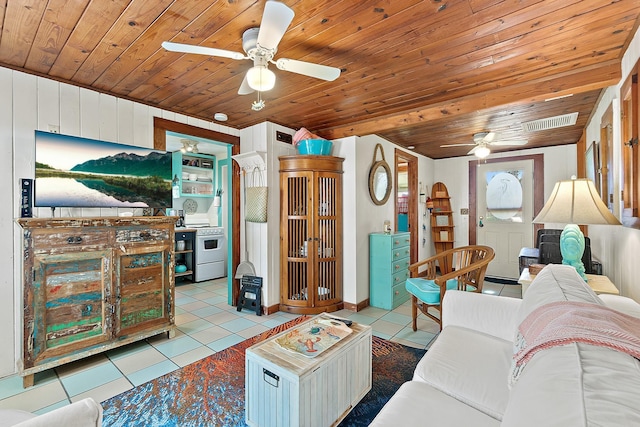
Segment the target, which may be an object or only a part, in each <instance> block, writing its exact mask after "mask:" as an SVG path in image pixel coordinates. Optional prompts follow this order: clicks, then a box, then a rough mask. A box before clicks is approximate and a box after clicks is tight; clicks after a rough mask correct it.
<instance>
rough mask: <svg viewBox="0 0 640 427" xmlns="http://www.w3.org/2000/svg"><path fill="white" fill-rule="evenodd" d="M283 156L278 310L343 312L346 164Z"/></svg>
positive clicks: (321, 158) (326, 158) (323, 158)
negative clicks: (343, 174)
mask: <svg viewBox="0 0 640 427" xmlns="http://www.w3.org/2000/svg"><path fill="white" fill-rule="evenodd" d="M343 161H344V159H342V158H339V157H330V156H282V157H280V190H281V191H280V207H281V208H280V214H281V222H280V239H281V242H280V243H281V245H280V250H281V265H280V276H281V289H280V301H281V304H280V310H283V311H288V312H292V313H298V314H314V313H320V312H323V311H335V310H339V309H340V308H342V306H343V303H342V162H343Z"/></svg>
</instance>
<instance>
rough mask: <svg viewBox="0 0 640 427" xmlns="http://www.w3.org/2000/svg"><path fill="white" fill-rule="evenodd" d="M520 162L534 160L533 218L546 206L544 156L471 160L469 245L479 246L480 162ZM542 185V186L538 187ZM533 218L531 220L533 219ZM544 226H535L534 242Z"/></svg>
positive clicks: (533, 155)
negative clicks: (477, 196) (477, 193)
mask: <svg viewBox="0 0 640 427" xmlns="http://www.w3.org/2000/svg"><path fill="white" fill-rule="evenodd" d="M520 160H533V218H535V217H536V215H538V212H540V210H541V209H542V207H543V206H544V154H531V155H526V156H513V157H499V158H495V159H484V160H470V161H469V244H470V245H475V244H477V243H476V242H477V235H476V234H477V233H476V218H477V217H478V216H477V213H478V205H477V204H478V201H477V200H476V187H477V184H478V182H477V180H478V178H477V174H478V173H477V172H478V166H479V165H480V162H482V164H485V163H505V162H517V161H520ZM537 183H542V185H537ZM533 218H531V219H533ZM543 226H544V224H533V230H532V232H533V235H532V238H533V240H532V241H533V242H535V235H536V233H537V232H538V229H539V228H542V227H543Z"/></svg>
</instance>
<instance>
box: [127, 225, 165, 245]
mask: <svg viewBox="0 0 640 427" xmlns="http://www.w3.org/2000/svg"><path fill="white" fill-rule="evenodd" d="M168 239H169V229H168V228H160V227H140V228H137V227H130V228H119V229H117V230H116V243H136V242H155V241H160V240H168Z"/></svg>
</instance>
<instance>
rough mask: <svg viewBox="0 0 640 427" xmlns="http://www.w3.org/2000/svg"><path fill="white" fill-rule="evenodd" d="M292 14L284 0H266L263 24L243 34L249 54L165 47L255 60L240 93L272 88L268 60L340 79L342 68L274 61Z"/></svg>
mask: <svg viewBox="0 0 640 427" xmlns="http://www.w3.org/2000/svg"><path fill="white" fill-rule="evenodd" d="M293 16H294V13H293V10H291V9H290V8H289V7H288V6H286V5H285V4H284V3H280V2H278V1H273V0H269V1H267V3H266V4H265V7H264V13H263V15H262V23H261V24H260V27H259V28H249V29H248V30H246V31H245V32H244V33H243V34H242V48H243V49H244V51H245V54H246V55H245V54H242V53H239V52H233V51H230V50H224V49H216V48H211V47H205V46H196V45H189V44H182V43H173V42H169V41H165V42H163V43H162V47H163V48H165V49H166V50H168V51H171V52H181V53H196V54H200V55H211V56H219V57H223V58H230V59H237V60H240V59H250V60H252V61H253V67H252V68H250V69H249V71H247V73H246V74H245V76H244V80H243V81H242V84H241V85H240V89H238V94H239V95H247V94H250V93H252V92H253V91H258V92H264V91H267V90H270V89H273V87H274V86H275V83H276V75H275V74H274V73H273V71H271V70H269V68H268V64H269V63H272V64H275V65H276V67H277V68H278V69H280V70H283V71H289V72H292V73H297V74H302V75H305V76H309V77H315V78H317V79H322V80H326V81H333V80H335V79H337V78H338V76H339V75H340V69H339V68H335V67H329V66H326V65H320V64H313V63H311V62H304V61H298V60H295V59H288V58H280V59H278V60H276V61H274V60H273V57H274V56H275V54H276V51H277V50H278V49H277V48H278V43H280V40H281V39H282V37H283V36H284V33H285V31H287V28H288V27H289V25H290V24H291V21H293ZM263 106H264V103H263ZM254 109H256V108H254ZM258 109H259V108H258Z"/></svg>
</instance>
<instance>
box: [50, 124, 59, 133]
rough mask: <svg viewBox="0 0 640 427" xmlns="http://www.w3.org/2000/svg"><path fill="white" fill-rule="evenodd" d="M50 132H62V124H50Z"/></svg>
mask: <svg viewBox="0 0 640 427" xmlns="http://www.w3.org/2000/svg"><path fill="white" fill-rule="evenodd" d="M49 132H51V133H60V126H58V125H49Z"/></svg>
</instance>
